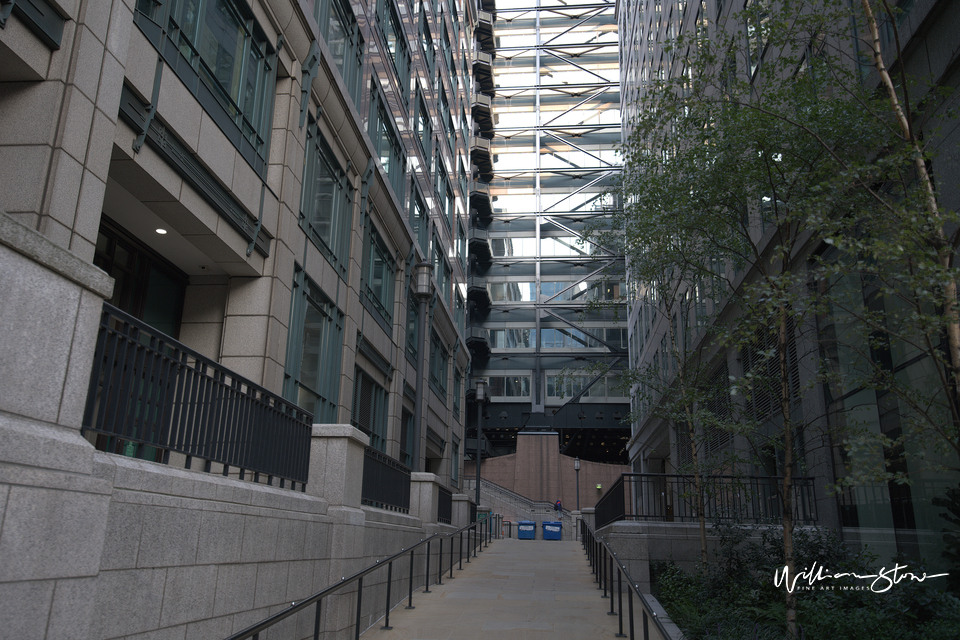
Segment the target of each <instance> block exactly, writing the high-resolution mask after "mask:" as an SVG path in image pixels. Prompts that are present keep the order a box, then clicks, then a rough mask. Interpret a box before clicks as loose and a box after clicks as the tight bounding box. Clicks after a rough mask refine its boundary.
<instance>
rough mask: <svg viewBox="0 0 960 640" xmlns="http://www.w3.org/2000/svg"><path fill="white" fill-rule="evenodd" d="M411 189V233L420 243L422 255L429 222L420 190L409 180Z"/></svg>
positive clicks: (424, 253) (425, 246) (425, 248)
mask: <svg viewBox="0 0 960 640" xmlns="http://www.w3.org/2000/svg"><path fill="white" fill-rule="evenodd" d="M411 191H412V192H413V197H412V198H410V226H411V227H412V228H413V234H414V236H416V238H417V244H419V245H420V250H421V251H423V255H424V256H426V255H427V228H428V226H429V222H430V220H429V218H428V217H427V205H426V203H424V201H423V196H422V195H421V194H420V190H419V189H417V186H416V184H415V183H413V182H411Z"/></svg>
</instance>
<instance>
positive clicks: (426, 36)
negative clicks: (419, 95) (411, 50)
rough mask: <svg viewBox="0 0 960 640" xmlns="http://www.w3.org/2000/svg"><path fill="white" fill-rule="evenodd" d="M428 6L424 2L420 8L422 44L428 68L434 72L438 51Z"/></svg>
mask: <svg viewBox="0 0 960 640" xmlns="http://www.w3.org/2000/svg"><path fill="white" fill-rule="evenodd" d="M426 6H427V5H426V3H423V4H422V5H421V8H420V46H421V48H422V49H423V57H424V60H426V63H427V68H428V69H430V73H431V74H432V73H433V71H434V69H435V67H436V64H437V52H436V50H435V49H434V46H433V37H432V36H431V35H430V25H429V24H428V23H427V9H426Z"/></svg>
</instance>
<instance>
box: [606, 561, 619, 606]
mask: <svg viewBox="0 0 960 640" xmlns="http://www.w3.org/2000/svg"><path fill="white" fill-rule="evenodd" d="M613 572H614V568H613V556H610V573H608V574H607V582H608V583H610V611H608V612H607V615H608V616H615V615H617V614H616V613H615V612H614V611H613ZM617 575H618V576H619V575H620V571H619V569H618V570H617Z"/></svg>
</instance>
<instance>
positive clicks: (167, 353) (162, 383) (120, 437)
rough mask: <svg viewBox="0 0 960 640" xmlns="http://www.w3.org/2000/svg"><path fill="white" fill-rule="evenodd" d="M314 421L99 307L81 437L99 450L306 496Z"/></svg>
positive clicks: (129, 318)
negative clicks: (234, 475)
mask: <svg viewBox="0 0 960 640" xmlns="http://www.w3.org/2000/svg"><path fill="white" fill-rule="evenodd" d="M312 422H313V416H312V415H311V414H310V413H308V412H306V411H304V410H302V409H301V408H299V407H298V406H297V405H295V404H294V403H292V402H289V401H287V400H284V399H283V398H281V397H280V396H278V395H276V394H274V393H271V392H270V391H267V390H266V389H264V388H263V387H260V386H259V385H257V384H254V383H253V382H251V381H250V380H247V379H246V378H243V377H241V376H239V375H237V374H235V373H233V372H232V371H230V370H229V369H227V368H226V367H223V366H222V365H220V364H219V363H217V362H215V361H213V360H211V359H209V358H207V357H205V356H202V355H200V354H199V353H197V352H195V351H193V350H191V349H189V348H188V347H186V346H185V345H183V344H181V343H179V342H177V341H176V340H174V339H173V338H171V337H169V336H166V335H164V334H163V333H161V332H159V331H157V330H156V329H154V328H153V327H151V326H149V325H148V324H145V323H144V322H141V321H140V320H138V319H136V318H134V317H133V316H131V315H128V314H126V313H124V312H122V311H120V310H119V309H117V308H116V307H113V306H111V305H109V304H104V305H103V314H102V315H101V318H100V333H99V336H98V338H97V346H96V352H95V356H94V361H93V372H92V375H91V377H90V387H89V390H88V393H87V404H86V409H85V410H84V414H83V425H82V428H83V431H84V432H92V433H96V434H99V435H98V438H97V441H98V442H97V444H98V447H99V448H100V449H102V450H105V451H110V452H114V453H124V454H127V455H132V456H136V457H140V458H149V459H152V460H155V461H157V462H163V463H169V461H170V453H171V452H176V453H181V454H184V455H186V457H187V458H186V466H187V468H190V466H191V462H192V460H193V458H198V459H200V460H203V461H204V465H205V467H204V470H206V471H210V467H211V463H219V464H222V465H223V475H228V474H229V473H230V471H231V469H237V470H238V471H239V476H240V478H241V479H244V478H245V474H246V473H247V472H250V473H252V475H253V480H254V481H255V482H259V481H260V475H261V474H264V475H266V476H267V478H266V479H267V482H268V483H270V484H272V483H273V479H274V478H278V479H279V480H280V486H281V487H283V486H284V482H285V481H290V482H291V487H292V488H294V489H296V488H298V487H297V483H300V486H299V489H300V490H303V489H304V484H305V483H306V482H307V471H308V468H309V466H310V434H311V423H312Z"/></svg>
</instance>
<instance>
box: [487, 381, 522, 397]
mask: <svg viewBox="0 0 960 640" xmlns="http://www.w3.org/2000/svg"><path fill="white" fill-rule="evenodd" d="M487 384H489V385H490V395H491V396H493V397H508V398H529V397H530V376H490V377H489V378H488V379H487Z"/></svg>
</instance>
